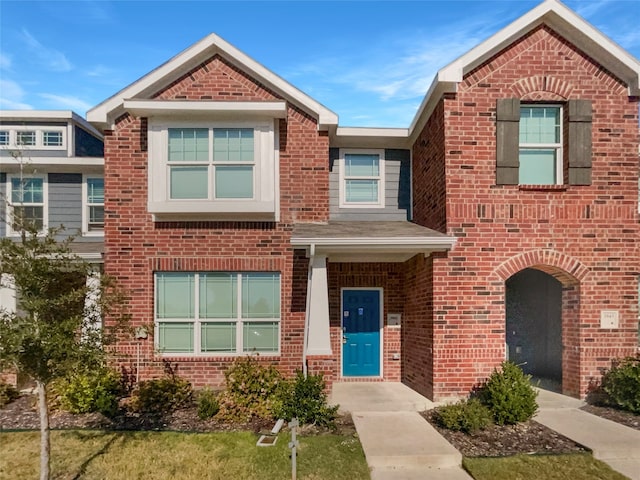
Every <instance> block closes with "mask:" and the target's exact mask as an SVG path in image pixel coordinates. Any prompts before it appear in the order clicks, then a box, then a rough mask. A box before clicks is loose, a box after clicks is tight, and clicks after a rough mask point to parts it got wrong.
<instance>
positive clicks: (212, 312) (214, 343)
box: [155, 272, 280, 355]
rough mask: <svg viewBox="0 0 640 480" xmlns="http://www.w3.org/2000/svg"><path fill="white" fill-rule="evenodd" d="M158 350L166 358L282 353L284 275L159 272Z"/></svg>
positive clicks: (156, 303) (156, 292)
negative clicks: (282, 279)
mask: <svg viewBox="0 0 640 480" xmlns="http://www.w3.org/2000/svg"><path fill="white" fill-rule="evenodd" d="M155 322H156V344H157V347H158V349H159V350H160V351H161V352H162V353H164V354H169V355H171V354H193V355H228V354H239V353H248V352H262V353H278V352H279V351H280V274H279V273H275V272H157V273H156V274H155Z"/></svg>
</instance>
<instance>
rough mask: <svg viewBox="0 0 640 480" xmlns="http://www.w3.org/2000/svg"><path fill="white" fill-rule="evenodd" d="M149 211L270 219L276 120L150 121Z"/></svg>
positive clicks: (273, 210) (275, 187) (176, 215)
mask: <svg viewBox="0 0 640 480" xmlns="http://www.w3.org/2000/svg"><path fill="white" fill-rule="evenodd" d="M149 151H150V155H149V172H150V176H149V204H148V206H149V211H150V213H152V214H154V215H159V216H160V217H164V218H166V217H167V216H170V215H173V219H179V220H181V219H185V218H186V216H191V217H194V219H198V218H220V219H234V220H235V219H243V218H247V217H254V218H255V219H267V220H268V219H273V218H274V217H275V215H276V211H277V209H276V198H277V192H278V185H277V179H276V176H277V161H276V147H275V134H274V122H273V121H264V122H257V123H247V122H210V123H203V124H198V123H189V124H186V123H185V124H182V125H181V124H180V123H176V122H173V123H167V124H166V125H165V124H160V123H157V124H151V125H150V147H149Z"/></svg>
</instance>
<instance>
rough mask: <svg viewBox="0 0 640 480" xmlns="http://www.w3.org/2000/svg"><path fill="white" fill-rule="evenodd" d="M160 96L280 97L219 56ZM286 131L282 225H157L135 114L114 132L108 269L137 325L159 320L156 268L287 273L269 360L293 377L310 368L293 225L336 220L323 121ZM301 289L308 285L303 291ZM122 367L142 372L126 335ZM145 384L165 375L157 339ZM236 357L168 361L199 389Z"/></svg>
mask: <svg viewBox="0 0 640 480" xmlns="http://www.w3.org/2000/svg"><path fill="white" fill-rule="evenodd" d="M155 97H157V98H162V99H183V100H224V101H233V100H237V101H271V100H274V99H276V98H277V96H276V95H275V94H274V93H273V92H271V91H269V90H268V89H267V88H266V87H265V86H264V85H261V84H260V83H259V82H256V81H255V80H253V79H252V78H250V77H248V76H246V75H245V74H244V73H242V72H240V71H239V70H237V69H236V68H235V67H233V66H231V65H230V64H228V63H226V62H225V61H224V60H222V59H221V58H220V57H218V56H214V57H212V58H211V59H209V60H207V61H205V62H203V63H202V64H200V65H198V66H197V67H196V68H194V69H193V70H192V71H191V72H189V73H188V74H186V75H184V76H183V77H182V78H180V79H178V80H177V81H176V82H174V83H173V84H172V85H170V86H169V87H167V88H165V89H163V90H162V91H159V92H158V93H157V95H155ZM279 127H280V137H279V140H280V218H281V220H280V222H278V223H276V222H205V221H203V222H160V223H158V222H156V223H154V222H153V221H152V219H151V215H150V214H149V213H147V209H146V205H147V172H148V167H147V164H148V158H147V122H146V119H144V118H133V117H131V116H129V115H127V114H125V115H123V116H122V117H121V118H119V119H118V120H117V121H116V126H115V129H114V130H113V131H107V132H106V134H105V188H106V192H107V195H106V203H105V217H106V219H105V263H104V265H105V272H106V273H107V274H109V275H112V276H114V277H115V278H116V280H117V281H118V282H119V284H120V285H121V286H122V287H123V288H124V289H126V290H127V291H128V294H129V296H130V297H129V304H130V311H131V314H132V317H133V322H132V323H133V326H137V325H147V326H148V325H152V324H153V320H154V318H153V298H154V292H153V273H154V271H160V270H163V271H212V270H219V271H278V272H280V273H281V292H282V293H281V335H280V345H281V354H280V355H279V356H269V355H262V356H261V358H262V359H263V360H264V361H266V362H270V363H275V364H276V365H278V367H279V368H280V369H281V370H282V371H283V372H285V373H286V374H292V373H293V372H294V371H295V370H296V369H300V368H302V344H303V336H304V318H305V305H306V303H305V302H306V300H305V299H306V275H307V265H308V264H307V260H306V259H305V258H304V257H303V255H302V254H300V252H295V251H294V250H293V249H292V247H291V245H290V237H291V229H292V224H293V223H295V222H318V221H326V220H327V219H328V210H329V201H328V165H327V159H328V155H329V153H328V152H329V142H328V136H327V135H326V132H318V130H317V124H316V122H315V120H314V119H312V118H310V117H309V116H308V115H306V114H305V113H303V112H301V111H300V110H298V109H297V108H295V107H293V106H289V107H288V112H287V118H286V120H281V121H280V122H279ZM301 285H302V286H301ZM118 348H119V352H120V353H121V354H122V355H121V358H120V363H121V364H122V365H123V366H124V367H125V368H126V369H127V370H129V371H135V370H136V368H137V349H138V344H137V342H136V341H135V340H133V339H123V341H122V342H120V345H119V347H118ZM140 352H141V365H140V378H141V379H145V378H149V377H153V376H157V375H160V374H162V372H163V370H164V365H163V362H162V358H161V357H160V356H158V355H157V354H156V353H155V352H154V347H153V340H152V339H151V338H150V339H147V340H144V341H140ZM234 358H235V357H232V356H228V357H205V358H193V357H189V356H179V357H177V356H176V357H170V358H167V360H168V361H169V362H170V363H171V364H172V365H174V368H176V369H177V372H178V373H179V374H180V375H182V376H184V377H186V378H187V379H189V380H191V381H192V382H193V383H194V384H195V385H196V386H203V385H212V386H217V385H220V384H222V382H223V371H224V370H225V369H226V368H227V367H228V366H229V365H230V363H231V362H232V361H233V360H234Z"/></svg>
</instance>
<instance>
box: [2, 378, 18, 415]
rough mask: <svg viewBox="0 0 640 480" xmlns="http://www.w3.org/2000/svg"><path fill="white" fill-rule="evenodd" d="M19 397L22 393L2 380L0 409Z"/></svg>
mask: <svg viewBox="0 0 640 480" xmlns="http://www.w3.org/2000/svg"><path fill="white" fill-rule="evenodd" d="M19 396H20V392H19V391H18V390H17V389H16V387H14V386H13V385H11V384H10V383H7V382H5V381H4V380H2V379H0V408H2V407H4V406H5V405H8V404H9V403H11V402H13V401H14V400H15V399H16V398H18V397H19Z"/></svg>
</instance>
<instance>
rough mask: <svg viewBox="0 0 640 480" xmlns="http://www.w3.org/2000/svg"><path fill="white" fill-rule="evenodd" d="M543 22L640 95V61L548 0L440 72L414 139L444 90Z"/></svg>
mask: <svg viewBox="0 0 640 480" xmlns="http://www.w3.org/2000/svg"><path fill="white" fill-rule="evenodd" d="M541 24H545V25H547V26H548V27H549V28H551V29H552V30H554V31H555V32H557V33H558V34H559V35H561V36H562V37H563V38H565V39H566V40H568V41H570V42H571V43H573V44H574V45H575V46H576V47H578V48H579V49H580V50H582V51H583V52H584V53H586V54H587V55H589V56H590V57H591V58H593V59H594V60H595V61H596V62H598V63H599V64H600V65H602V66H603V67H605V68H606V69H608V70H609V71H610V72H612V73H613V74H614V75H616V76H617V77H618V78H620V79H621V80H622V81H623V82H625V83H626V84H627V85H628V86H629V95H630V96H637V95H640V62H638V60H637V59H636V58H634V57H633V56H632V55H631V54H629V53H628V52H627V51H626V50H624V49H623V48H622V47H620V46H619V45H618V44H616V43H615V42H614V41H613V40H611V39H610V38H608V37H607V36H606V35H604V34H603V33H602V32H600V31H599V30H598V29H596V28H595V27H594V26H593V25H591V24H590V23H589V22H587V21H586V20H584V19H583V18H582V17H580V16H579V15H578V14H577V13H575V12H574V11H573V10H571V9H569V8H567V7H566V6H565V5H564V4H562V3H561V2H559V1H558V0H545V1H544V2H542V3H541V4H540V5H538V6H537V7H535V8H534V9H532V10H530V11H529V12H527V13H525V14H524V15H523V16H521V17H520V18H518V19H517V20H515V21H514V22H513V23H511V24H510V25H508V26H506V27H505V28H503V29H502V30H500V31H499V32H497V33H496V34H494V35H493V36H491V37H490V38H488V39H487V40H485V41H484V42H482V43H480V44H479V45H477V46H476V47H475V48H473V49H471V50H469V51H468V52H467V53H465V54H464V55H462V56H461V57H459V58H457V59H456V60H454V61H453V62H451V63H450V64H449V65H447V66H446V67H444V68H442V69H441V70H439V71H438V73H437V74H436V76H435V78H434V79H433V82H432V83H431V86H430V87H429V90H428V91H427V94H426V96H425V98H424V100H423V101H422V104H421V105H420V108H419V109H418V112H417V113H416V115H415V117H414V119H413V121H412V122H411V126H410V127H409V136H410V137H411V138H412V140H415V137H416V136H417V135H418V134H419V133H420V130H421V129H422V127H423V126H424V124H425V123H426V121H427V119H428V118H429V116H430V115H431V112H432V111H433V109H434V108H435V106H436V104H437V103H438V101H439V100H440V98H441V97H442V94H443V93H454V92H455V91H456V89H457V85H458V83H459V82H461V81H462V79H463V77H464V75H466V74H467V73H468V72H470V71H471V70H473V69H474V68H476V67H478V66H479V65H481V64H482V63H484V62H486V61H487V60H489V59H490V58H491V57H493V56H494V55H495V54H497V53H498V52H500V51H501V50H503V49H504V48H507V47H508V46H509V45H510V44H512V43H513V42H515V41H516V40H518V39H519V38H521V37H522V36H524V35H526V34H527V33H529V32H530V31H532V30H533V29H535V28H537V27H538V26H539V25H541Z"/></svg>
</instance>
